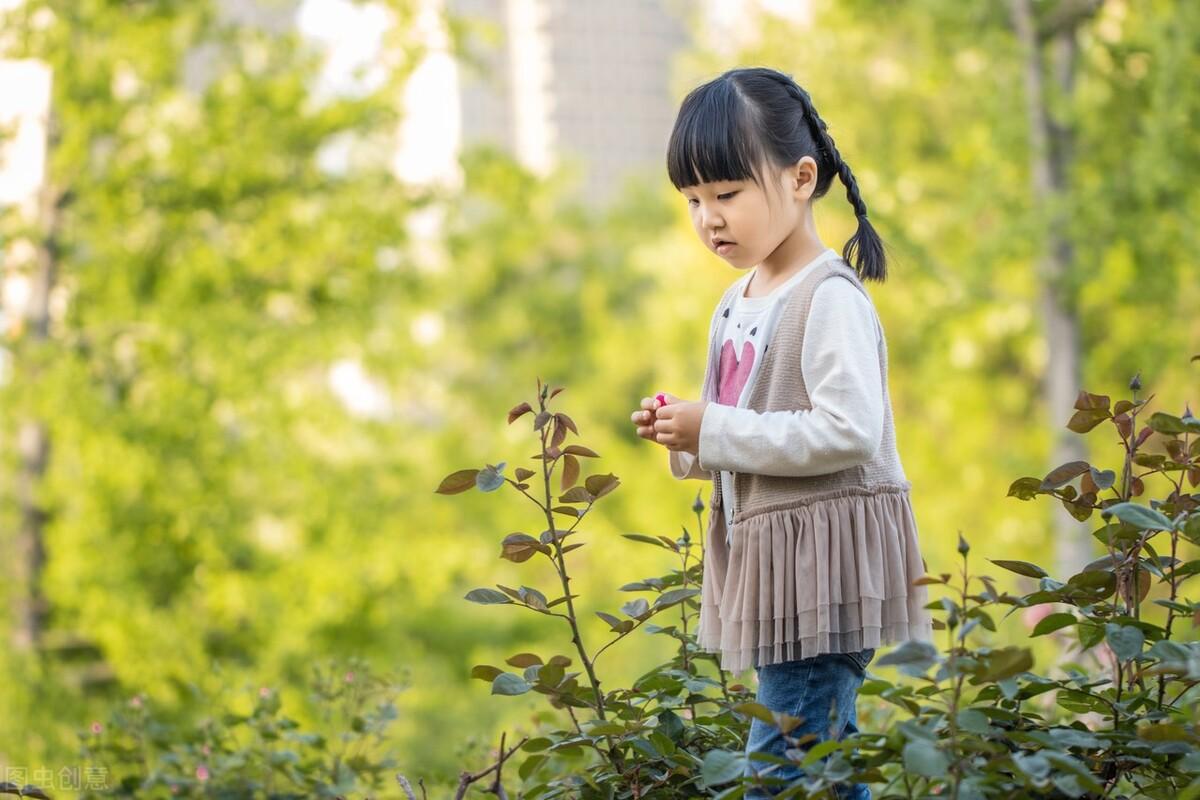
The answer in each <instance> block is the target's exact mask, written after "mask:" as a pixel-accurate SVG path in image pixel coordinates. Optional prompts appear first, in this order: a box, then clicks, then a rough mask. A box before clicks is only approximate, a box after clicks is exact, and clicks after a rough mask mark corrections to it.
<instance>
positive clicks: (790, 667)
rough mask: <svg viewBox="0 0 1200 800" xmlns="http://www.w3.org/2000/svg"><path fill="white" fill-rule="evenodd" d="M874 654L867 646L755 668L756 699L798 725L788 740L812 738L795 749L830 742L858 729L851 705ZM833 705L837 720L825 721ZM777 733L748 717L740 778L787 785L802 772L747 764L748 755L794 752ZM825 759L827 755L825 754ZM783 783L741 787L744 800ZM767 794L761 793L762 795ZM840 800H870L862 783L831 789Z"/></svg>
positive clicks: (793, 767)
mask: <svg viewBox="0 0 1200 800" xmlns="http://www.w3.org/2000/svg"><path fill="white" fill-rule="evenodd" d="M874 656H875V648H873V647H868V648H867V649H866V650H862V651H860V652H857V653H822V654H820V655H816V656H812V657H811V658H804V659H800V660H799V661H785V662H782V663H779V664H768V665H766V666H763V667H755V671H756V672H757V673H758V696H757V698H756V699H757V700H758V702H759V703H761V704H762V705H764V706H766V707H767V708H769V709H771V710H772V711H780V712H783V713H786V714H790V715H792V716H793V717H802V718H803V721H802V722H801V723H800V724H799V725H797V726H796V727H795V728H793V729H792V730H791V731H790V732H789V733H788V736H789V737H791V738H793V739H798V738H800V737H802V736H804V735H805V734H808V733H813V734H816V735H817V738H816V739H815V740H812V741H810V742H807V743H805V744H803V745H801V746H800V748H799V749H801V750H807V749H808V748H809V747H811V746H812V745H814V744H816V743H817V742H820V741H825V740H827V739H830V738H835V737H836V738H837V739H842V738H844V737H845V735H846V734H847V733H855V732H857V731H858V727H857V722H858V718H857V716H856V715H855V709H854V703H855V700H857V698H858V689H859V687H860V686H862V683H863V680H864V677H865V670H866V667H867V664H869V663H870V661H871V659H872V658H874ZM833 704H836V711H837V717H836V719H834V720H831V719H830V711H831V705H833ZM795 747H796V745H795V744H794V743H792V744H789V743H788V742H787V741H785V739H784V736H783V734H782V733H780V731H779V728H777V727H776V726H774V725H771V724H769V723H766V722H763V721H761V720H759V719H758V718H757V717H755V718H752V719H751V722H750V735H749V736H748V737H747V738H746V756H747V760H746V767H745V769H744V770H743V775H745V776H747V777H750V776H757V775H759V774H760V773H761V774H762V776H763V778H764V779H766V778H768V777H772V778H782V779H784V780H786V781H787V782H788V783H791V782H793V781H795V780H796V779H797V778H800V777H802V776H803V775H804V774H805V773H804V770H803V769H801V768H800V766H799V765H798V764H795V763H792V764H789V765H788V766H786V767H785V766H782V765H776V764H772V763H769V762H766V761H753V760H750V758H749V756H750V754H751V753H770V754H771V755H775V756H779V757H781V758H782V757H785V756H784V751H785V750H787V749H790V748H795ZM826 758H828V756H826ZM784 785H786V784H778V783H777V784H775V785H770V784H769V783H768V785H765V786H761V787H760V786H755V785H753V784H747V785H746V800H762V798H767V797H771V796H772V793H775V792H779V791H782V789H783V786H784ZM764 792H767V793H764ZM835 792H836V793H837V796H838V797H839V798H843V799H844V800H871V790H870V789H869V788H868V787H867V785H866V784H864V783H856V784H854V785H852V786H847V785H846V784H839V785H838V786H837V787H836V788H835Z"/></svg>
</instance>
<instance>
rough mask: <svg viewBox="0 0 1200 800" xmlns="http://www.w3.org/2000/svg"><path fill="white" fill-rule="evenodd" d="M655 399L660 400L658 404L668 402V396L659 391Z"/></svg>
mask: <svg viewBox="0 0 1200 800" xmlns="http://www.w3.org/2000/svg"><path fill="white" fill-rule="evenodd" d="M654 399H655V400H657V401H658V404H659V405H660V406H665V405H666V404H667V396H666V395H664V394H663V393H662V392H659V393H658V394H656V395H654Z"/></svg>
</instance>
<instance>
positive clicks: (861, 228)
mask: <svg viewBox="0 0 1200 800" xmlns="http://www.w3.org/2000/svg"><path fill="white" fill-rule="evenodd" d="M787 86H788V93H789V94H791V95H792V96H793V97H795V98H796V99H797V100H799V101H800V104H801V106H802V107H803V108H804V116H805V118H806V119H807V120H808V124H809V126H810V127H811V128H812V133H813V139H814V141H816V143H817V146H818V147H819V148H820V149H821V150H822V151H824V152H825V153H826V154H827V156H828V161H827V162H826V163H831V164H832V165H833V167H834V169H836V170H837V174H838V177H839V178H841V180H842V183H844V184H845V185H846V199H847V200H849V201H850V205H852V206H854V215H855V217H857V218H858V230H857V231H855V233H854V235H853V236H851V237H850V240H849V241H848V242H846V245H845V247H843V248H842V257H843V258H844V259H846V263H848V264H853V265H854V269H855V270H856V271H857V272H858V275H859V277H860V278H862V279H863V280H875V281H883V280H885V279H886V278H887V257H886V256H885V255H884V252H883V240H882V239H880V238H879V234H878V233H876V232H875V228H874V226H873V225H871V221H870V220H869V219H867V204H866V203H864V202H863V199H862V195H861V194H860V193H859V191H858V181H857V180H855V179H854V173H853V172H851V171H850V165H849V164H847V163H846V162H845V160H843V159H842V155H841V153H839V152H838V149H837V146H836V145H835V144H834V143H833V137H832V136H830V135H829V130H828V128H827V127H826V126H825V120H823V119H821V118H820V117H819V116H818V115H817V109H816V108H814V107H813V103H812V98H811V97H809V96H808V92H806V91H804V89H802V88H800V86H799V85H797V84H796V82H795V81H793V80H791V79H790V78H789V79H787Z"/></svg>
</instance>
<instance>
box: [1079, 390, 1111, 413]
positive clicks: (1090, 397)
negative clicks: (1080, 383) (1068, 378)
mask: <svg viewBox="0 0 1200 800" xmlns="http://www.w3.org/2000/svg"><path fill="white" fill-rule="evenodd" d="M1108 403H1109V398H1108V395H1106V394H1090V393H1088V392H1085V391H1081V392H1080V393H1079V397H1077V398H1075V408H1078V409H1080V410H1081V411H1082V410H1087V409H1100V408H1102V409H1104V410H1105V411H1107V410H1108Z"/></svg>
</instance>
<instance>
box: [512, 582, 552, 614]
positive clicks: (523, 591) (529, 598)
mask: <svg viewBox="0 0 1200 800" xmlns="http://www.w3.org/2000/svg"><path fill="white" fill-rule="evenodd" d="M517 594H519V595H520V596H521V600H522V601H523V602H524V603H525V605H527V606H529V607H530V608H535V609H537V610H538V611H545V610H547V605H546V595H544V594H542V593H541V592H539V591H538V590H537V589H533V588H531V587H529V586H522V587H521V588H519V589H517Z"/></svg>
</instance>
